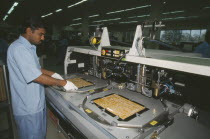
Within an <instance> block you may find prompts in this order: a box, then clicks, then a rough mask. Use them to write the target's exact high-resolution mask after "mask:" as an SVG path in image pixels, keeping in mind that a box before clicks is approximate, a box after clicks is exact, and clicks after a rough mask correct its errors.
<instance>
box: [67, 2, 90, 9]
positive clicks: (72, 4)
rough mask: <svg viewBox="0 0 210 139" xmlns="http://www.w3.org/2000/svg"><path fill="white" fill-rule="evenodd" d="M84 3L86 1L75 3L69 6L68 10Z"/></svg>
mask: <svg viewBox="0 0 210 139" xmlns="http://www.w3.org/2000/svg"><path fill="white" fill-rule="evenodd" d="M86 1H87V0H82V1H80V2H77V3H75V4H72V5H69V6H68V8H71V7H74V6H76V5H79V4H81V3H83V2H86Z"/></svg>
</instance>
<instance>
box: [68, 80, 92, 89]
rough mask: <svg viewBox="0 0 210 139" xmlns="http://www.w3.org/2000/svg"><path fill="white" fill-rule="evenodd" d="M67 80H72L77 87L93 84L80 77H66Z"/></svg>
mask: <svg viewBox="0 0 210 139" xmlns="http://www.w3.org/2000/svg"><path fill="white" fill-rule="evenodd" d="M67 80H68V81H70V82H72V83H73V84H74V85H76V87H77V88H83V87H88V86H91V85H93V83H91V82H89V81H86V80H84V79H82V78H72V79H67Z"/></svg>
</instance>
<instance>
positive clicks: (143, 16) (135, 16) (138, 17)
mask: <svg viewBox="0 0 210 139" xmlns="http://www.w3.org/2000/svg"><path fill="white" fill-rule="evenodd" d="M147 16H150V15H149V14H145V15H139V16H130V17H128V18H140V17H147Z"/></svg>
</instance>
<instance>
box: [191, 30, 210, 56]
mask: <svg viewBox="0 0 210 139" xmlns="http://www.w3.org/2000/svg"><path fill="white" fill-rule="evenodd" d="M194 52H195V53H200V54H201V55H202V57H205V58H210V31H207V32H206V35H205V41H204V42H203V43H201V44H200V45H198V46H197V47H196V48H195V51H194Z"/></svg>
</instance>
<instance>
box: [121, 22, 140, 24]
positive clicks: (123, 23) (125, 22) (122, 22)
mask: <svg viewBox="0 0 210 139" xmlns="http://www.w3.org/2000/svg"><path fill="white" fill-rule="evenodd" d="M136 22H138V21H129V22H119V23H120V24H128V23H136Z"/></svg>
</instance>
